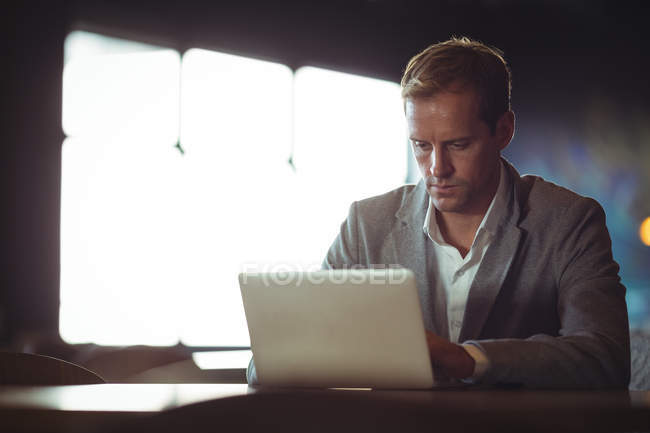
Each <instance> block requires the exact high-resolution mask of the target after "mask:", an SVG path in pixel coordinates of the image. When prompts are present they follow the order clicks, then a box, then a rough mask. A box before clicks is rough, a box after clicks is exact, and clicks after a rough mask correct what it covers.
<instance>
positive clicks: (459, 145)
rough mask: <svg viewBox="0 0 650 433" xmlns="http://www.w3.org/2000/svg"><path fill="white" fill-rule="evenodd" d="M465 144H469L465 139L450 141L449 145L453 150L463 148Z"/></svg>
mask: <svg viewBox="0 0 650 433" xmlns="http://www.w3.org/2000/svg"><path fill="white" fill-rule="evenodd" d="M467 146H469V142H467V141H456V142H454V143H451V144H450V145H449V147H451V148H452V149H454V150H463V149H465V148H466V147H467Z"/></svg>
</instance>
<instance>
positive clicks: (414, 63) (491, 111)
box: [402, 37, 511, 133]
mask: <svg viewBox="0 0 650 433" xmlns="http://www.w3.org/2000/svg"><path fill="white" fill-rule="evenodd" d="M452 84H454V85H455V84H460V85H461V86H462V88H466V87H467V86H472V87H473V88H474V89H475V90H476V91H477V92H478V95H479V97H480V100H481V102H480V111H479V115H480V117H481V119H482V120H484V121H485V122H486V123H487V124H488V126H489V127H490V129H491V130H492V133H494V131H495V130H496V124H497V121H498V120H499V117H501V115H502V114H503V113H505V112H506V111H510V109H511V105H510V90H511V75H510V68H509V67H508V65H507V63H506V61H505V59H504V58H503V53H502V52H501V51H500V50H499V49H497V48H493V47H489V46H487V45H485V44H483V43H481V42H478V41H474V40H471V39H469V38H467V37H461V38H456V37H452V38H451V39H449V40H448V41H445V42H440V43H437V44H434V45H431V46H430V47H428V48H426V49H425V50H424V51H422V52H421V53H419V54H417V55H415V56H414V57H413V58H412V59H411V60H410V61H409V62H408V65H407V66H406V70H405V71H404V75H403V77H402V99H403V100H404V101H406V100H407V99H408V98H418V97H431V96H434V95H435V94H436V93H438V92H440V91H449V90H451V86H452Z"/></svg>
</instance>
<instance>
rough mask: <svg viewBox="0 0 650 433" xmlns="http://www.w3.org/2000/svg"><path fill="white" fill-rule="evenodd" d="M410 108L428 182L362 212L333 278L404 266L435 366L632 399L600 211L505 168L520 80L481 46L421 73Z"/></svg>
mask: <svg viewBox="0 0 650 433" xmlns="http://www.w3.org/2000/svg"><path fill="white" fill-rule="evenodd" d="M402 97H403V102H404V111H405V114H406V120H407V124H408V129H409V134H410V140H411V143H412V146H413V153H414V155H415V159H416V161H417V164H418V167H419V169H420V172H421V174H422V180H421V181H420V182H419V183H418V184H417V185H415V186H414V185H407V186H403V187H401V188H398V189H396V190H394V191H391V192H388V193H386V194H384V195H381V196H378V197H372V198H369V199H366V200H361V201H359V202H355V203H353V204H352V206H351V208H350V213H349V215H348V218H347V219H346V221H345V222H344V223H343V225H342V227H341V232H340V234H339V236H338V237H337V239H336V240H335V241H334V243H333V245H332V246H331V247H330V250H329V252H328V253H327V256H326V258H325V261H324V264H323V265H324V267H326V268H339V267H350V266H358V265H362V266H368V267H371V266H376V265H382V264H384V265H401V266H404V267H406V268H409V269H411V270H412V271H413V272H414V273H415V275H416V279H417V283H418V288H419V294H420V300H421V304H422V314H423V318H424V324H425V327H426V328H427V330H428V331H427V340H428V344H429V352H430V356H431V361H432V364H433V366H434V368H436V370H437V371H442V372H443V373H444V374H446V375H448V376H450V377H453V378H457V379H462V380H465V381H470V382H479V383H484V384H497V383H508V384H513V383H514V384H521V385H525V386H528V387H542V388H553V387H555V388H557V387H563V388H613V387H619V388H625V387H627V385H628V383H629V376H630V354H629V330H628V317H627V308H626V304H625V288H624V287H623V286H622V285H621V284H620V282H619V281H620V279H619V277H618V265H617V264H616V262H614V260H613V258H612V253H611V241H610V238H609V234H608V231H607V228H606V226H605V214H604V212H603V210H602V208H601V207H600V206H599V205H598V203H597V202H595V201H594V200H592V199H589V198H585V197H581V196H579V195H577V194H575V193H573V192H571V191H569V190H567V189H564V188H562V187H559V186H557V185H554V184H552V183H549V182H546V181H544V180H543V179H541V178H539V177H536V176H520V175H519V173H518V172H517V170H515V168H514V167H513V166H512V165H510V164H509V163H508V162H507V161H506V160H505V159H503V158H502V157H501V156H500V153H501V151H502V150H503V149H504V148H505V147H506V146H507V145H508V144H509V143H510V141H511V139H512V137H513V134H514V123H515V117H514V114H513V112H512V110H511V107H510V71H509V68H508V66H507V65H506V62H505V61H504V59H503V57H502V56H501V55H500V53H499V52H498V51H496V50H494V49H492V48H490V47H487V46H486V45H483V44H481V43H478V42H475V41H471V40H469V39H467V38H461V39H451V40H449V41H446V42H442V43H439V44H435V45H432V46H430V47H429V48H427V49H426V50H424V51H423V52H421V53H420V54H418V55H416V56H415V57H414V58H413V59H411V61H410V62H409V64H408V66H407V68H406V71H405V73H404V76H403V79H402Z"/></svg>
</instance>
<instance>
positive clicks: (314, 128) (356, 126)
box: [294, 67, 408, 258]
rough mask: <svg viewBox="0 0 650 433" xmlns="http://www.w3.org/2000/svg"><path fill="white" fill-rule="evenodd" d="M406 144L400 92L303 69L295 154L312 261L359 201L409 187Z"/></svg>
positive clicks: (297, 86)
mask: <svg viewBox="0 0 650 433" xmlns="http://www.w3.org/2000/svg"><path fill="white" fill-rule="evenodd" d="M407 156H408V154H407V139H406V125H405V122H404V113H403V112H402V102H401V96H400V87H399V85H398V84H396V83H393V82H388V81H382V80H377V79H371V78H367V77H361V76H357V75H350V74H344V73H340V72H334V71H329V70H325V69H319V68H313V67H305V68H301V69H299V70H298V71H297V72H296V77H295V156H294V161H295V164H296V172H297V174H298V177H299V178H300V193H299V194H300V195H301V197H304V198H305V199H308V200H311V202H312V205H311V206H306V207H310V208H311V209H313V210H314V211H313V212H311V213H310V214H309V216H308V220H309V221H310V227H319V230H310V231H309V232H310V236H309V237H306V238H304V239H305V240H306V241H307V242H306V243H305V245H304V248H305V250H306V251H309V252H310V256H311V257H314V256H315V255H316V254H317V252H318V251H320V257H321V258H322V257H323V255H324V253H325V251H326V248H327V247H328V246H329V244H330V243H331V242H332V240H333V239H334V236H335V235H336V234H337V233H338V229H339V226H340V223H341V222H342V221H343V219H344V218H345V216H346V215H347V211H348V207H349V206H350V204H351V203H352V202H353V201H354V200H359V199H361V198H366V197H370V196H373V195H377V194H381V193H384V192H387V191H389V190H391V189H394V188H396V187H398V186H400V185H402V184H403V183H404V181H405V180H406V173H407Z"/></svg>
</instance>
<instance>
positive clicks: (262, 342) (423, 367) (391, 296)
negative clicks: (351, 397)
mask: <svg viewBox="0 0 650 433" xmlns="http://www.w3.org/2000/svg"><path fill="white" fill-rule="evenodd" d="M239 285H240V287H241V293H242V299H243V302H244V309H245V312H246V320H247V322H248V330H249V333H250V339H251V349H252V351H253V358H254V359H255V367H256V371H257V376H258V380H259V382H260V384H262V385H271V386H299V387H328V388H333V387H341V388H384V389H413V388H431V387H432V386H433V372H432V369H431V363H430V360H429V351H428V347H427V344H426V337H425V333H424V325H423V323H422V312H421V309H420V301H419V298H418V292H417V288H416V283H415V278H414V276H413V273H412V272H411V271H409V270H407V269H375V270H372V269H355V270H330V271H317V272H283V273H242V274H240V275H239Z"/></svg>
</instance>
